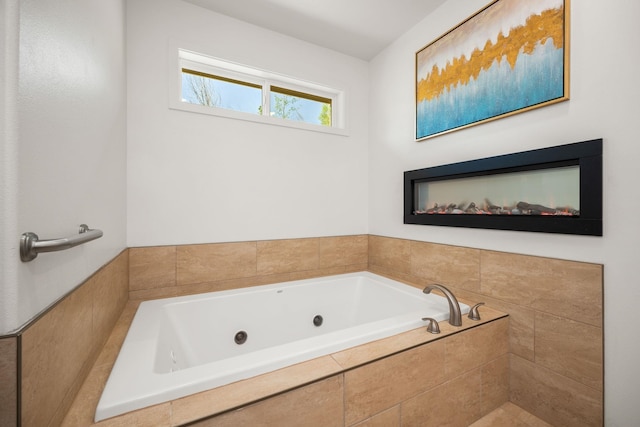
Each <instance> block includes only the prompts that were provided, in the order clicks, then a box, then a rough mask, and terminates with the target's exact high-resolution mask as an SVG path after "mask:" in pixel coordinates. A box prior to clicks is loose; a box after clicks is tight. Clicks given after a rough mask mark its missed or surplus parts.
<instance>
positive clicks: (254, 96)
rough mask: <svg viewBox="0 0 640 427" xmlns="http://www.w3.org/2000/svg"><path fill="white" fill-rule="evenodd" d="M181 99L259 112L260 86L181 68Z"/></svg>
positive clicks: (210, 105)
mask: <svg viewBox="0 0 640 427" xmlns="http://www.w3.org/2000/svg"><path fill="white" fill-rule="evenodd" d="M182 101H183V102H188V103H191V104H200V105H206V106H209V107H219V108H226V109H228V110H235V111H242V112H245V113H253V114H261V113H262V88H261V87H260V86H258V85H254V84H251V83H245V82H241V81H238V80H233V79H227V78H223V77H219V76H213V75H209V74H205V73H200V72H196V71H191V70H184V69H183V70H182Z"/></svg>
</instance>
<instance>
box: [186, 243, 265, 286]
mask: <svg viewBox="0 0 640 427" xmlns="http://www.w3.org/2000/svg"><path fill="white" fill-rule="evenodd" d="M255 275H256V242H240V243H214V244H209V245H186V246H178V247H177V282H178V286H183V285H191V284H196V283H204V282H215V281H218V280H228V279H239V278H243V277H252V276H255Z"/></svg>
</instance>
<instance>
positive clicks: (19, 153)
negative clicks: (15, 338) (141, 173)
mask: <svg viewBox="0 0 640 427" xmlns="http://www.w3.org/2000/svg"><path fill="white" fill-rule="evenodd" d="M8 5H9V7H7V6H8ZM7 11H8V13H6V14H5V12H7ZM3 14H4V15H5V23H7V24H8V25H7V27H6V28H7V29H8V30H5V31H6V32H5V34H4V40H5V41H6V40H9V42H10V43H9V44H8V46H9V48H7V49H3V51H2V52H1V53H2V57H3V60H4V61H3V62H4V63H5V64H6V65H5V71H4V72H3V73H2V75H3V80H5V79H6V80H5V81H4V82H3V92H4V94H7V95H8V96H7V98H5V99H4V102H5V104H4V105H5V106H4V107H3V110H2V114H3V122H4V123H5V124H7V123H8V125H9V131H5V132H3V135H2V138H3V139H2V140H1V141H0V143H2V146H3V150H2V153H3V157H2V166H3V167H5V166H8V167H6V168H4V169H3V172H2V186H0V200H2V201H3V209H2V239H3V246H2V252H1V253H0V257H1V264H0V266H1V267H2V270H3V271H2V283H1V284H0V301H1V303H0V334H2V333H5V332H9V331H12V330H14V329H16V328H18V327H20V326H21V325H23V324H24V323H25V322H26V321H28V320H29V319H30V318H32V317H33V316H35V315H36V314H38V313H39V312H40V311H41V310H43V309H44V308H46V307H47V306H49V305H50V304H52V303H53V302H55V301H56V300H57V299H59V298H60V297H61V296H63V295H64V294H65V293H67V292H68V291H69V290H71V289H73V287H75V286H77V285H78V284H80V283H81V282H82V281H83V280H84V279H86V278H87V277H88V276H90V275H91V274H92V273H93V272H95V271H96V270H97V269H98V268H100V267H101V266H102V265H103V264H105V263H106V262H108V261H109V260H110V259H111V258H113V257H114V256H115V255H117V254H118V253H119V252H120V251H121V250H122V249H124V247H125V244H126V239H125V234H126V222H125V219H126V216H125V213H126V197H125V192H126V184H125V181H126V175H125V174H126V169H125V165H126V161H125V154H126V151H125V90H126V81H125V77H126V74H125V51H124V2H123V1H122V0H108V1H81V0H65V1H56V2H43V1H38V0H31V1H29V0H23V1H20V2H17V1H15V2H13V1H10V2H7V3H6V4H3ZM7 70H8V71H7ZM16 89H17V90H16ZM83 222H84V223H87V224H88V225H89V226H90V227H94V228H100V229H102V230H103V231H104V237H103V238H101V239H99V240H96V241H93V242H90V243H87V244H86V245H82V246H78V247H76V248H73V249H70V250H67V251H64V252H56V253H50V254H42V255H40V256H39V257H38V258H37V259H36V260H34V261H31V262H29V263H22V262H20V258H19V248H18V243H19V239H20V234H22V232H26V231H32V232H35V233H37V234H38V235H39V236H40V238H42V239H51V238H60V237H66V236H71V235H73V234H75V233H77V232H78V226H79V224H81V223H83Z"/></svg>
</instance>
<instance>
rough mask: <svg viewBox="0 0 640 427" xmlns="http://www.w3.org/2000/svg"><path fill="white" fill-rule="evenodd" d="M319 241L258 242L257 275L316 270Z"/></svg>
mask: <svg viewBox="0 0 640 427" xmlns="http://www.w3.org/2000/svg"><path fill="white" fill-rule="evenodd" d="M318 263H319V239H289V240H267V241H260V242H258V270H257V271H258V275H260V276H266V275H270V274H281V273H292V272H296V271H308V270H315V269H317V268H318Z"/></svg>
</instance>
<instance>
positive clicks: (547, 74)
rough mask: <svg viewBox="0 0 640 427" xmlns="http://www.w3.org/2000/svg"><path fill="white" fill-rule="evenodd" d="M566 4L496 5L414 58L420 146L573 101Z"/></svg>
mask: <svg viewBox="0 0 640 427" xmlns="http://www.w3.org/2000/svg"><path fill="white" fill-rule="evenodd" d="M569 1H570V0H496V1H493V2H492V3H490V4H489V5H487V6H486V7H485V8H483V9H482V10H480V11H478V12H477V13H476V14H474V15H473V16H471V17H469V18H468V19H466V20H465V21H463V22H462V23H460V24H458V25H457V26H456V27H454V28H452V29H451V30H449V31H448V32H447V33H445V34H444V35H442V36H441V37H439V38H438V39H436V40H435V41H433V42H432V43H430V44H428V45H427V46H425V47H424V48H422V49H420V50H419V51H418V52H416V70H415V71H416V121H415V123H416V140H423V139H427V138H431V137H434V136H437V135H442V134H444V133H449V132H452V131H455V130H459V129H464V128H467V127H469V126H474V125H477V124H480V123H485V122H487V121H491V120H496V119H499V118H502V117H506V116H509V115H513V114H517V113H521V112H524V111H529V110H531V109H534V108H539V107H543V106H546V105H549V104H553V103H557V102H561V101H566V100H568V99H569Z"/></svg>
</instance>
